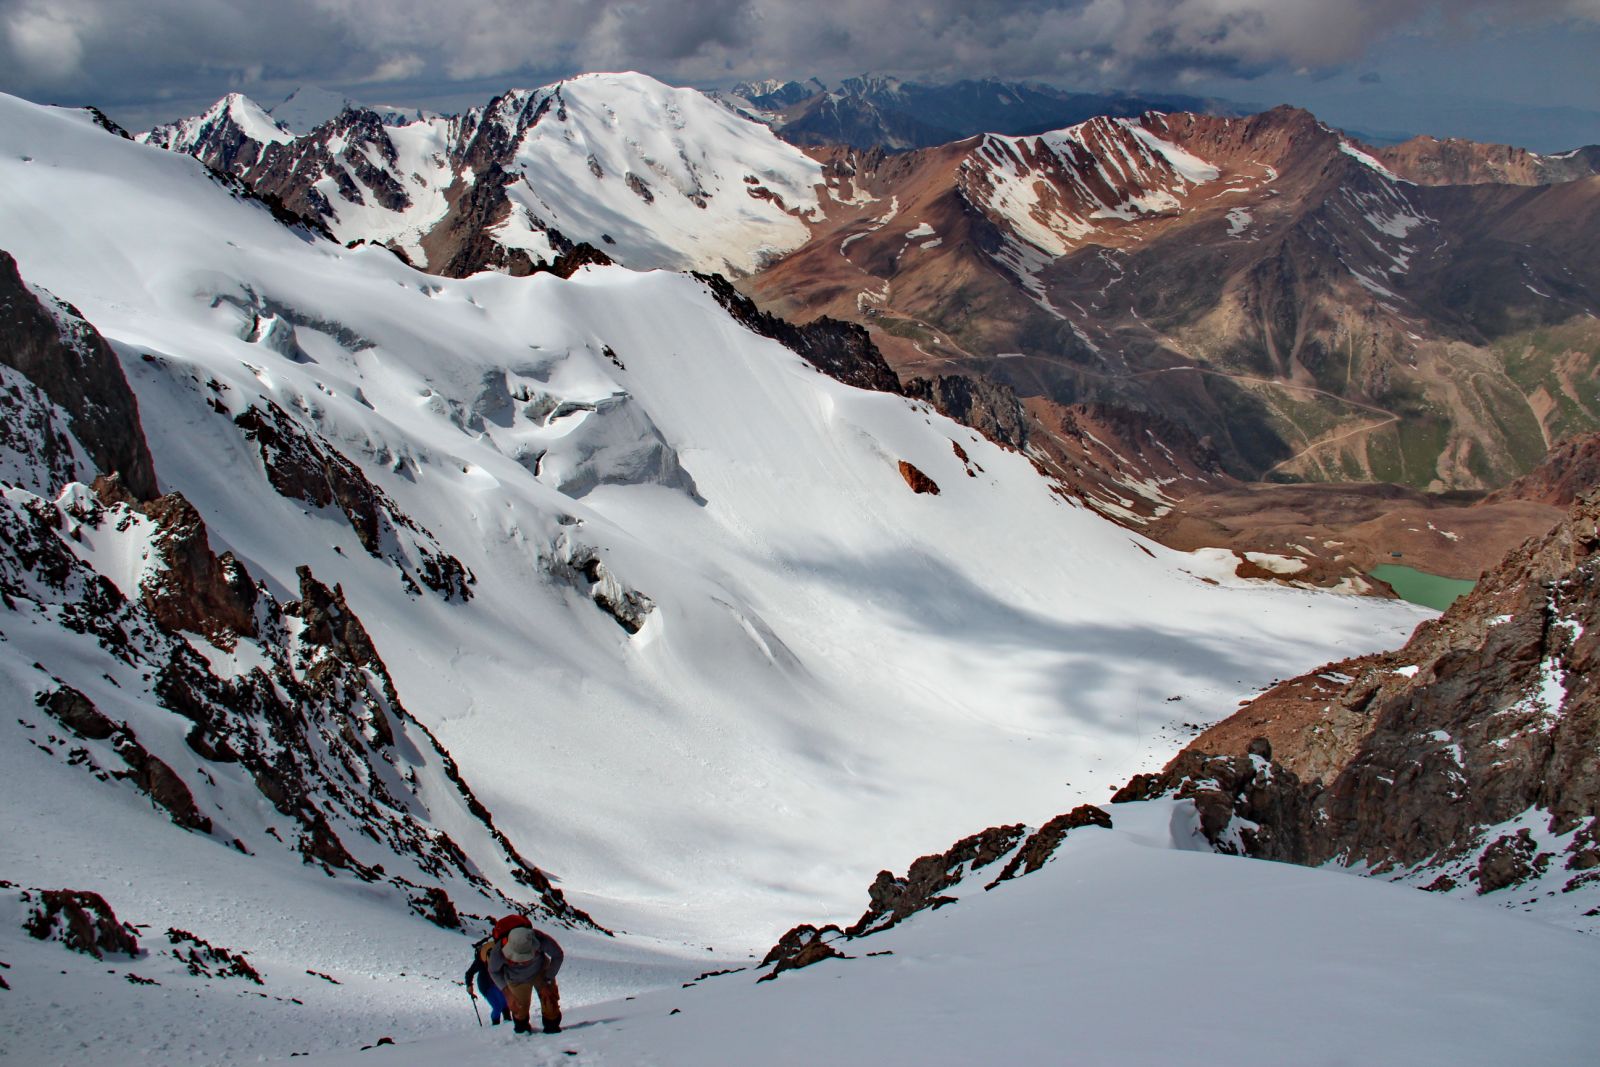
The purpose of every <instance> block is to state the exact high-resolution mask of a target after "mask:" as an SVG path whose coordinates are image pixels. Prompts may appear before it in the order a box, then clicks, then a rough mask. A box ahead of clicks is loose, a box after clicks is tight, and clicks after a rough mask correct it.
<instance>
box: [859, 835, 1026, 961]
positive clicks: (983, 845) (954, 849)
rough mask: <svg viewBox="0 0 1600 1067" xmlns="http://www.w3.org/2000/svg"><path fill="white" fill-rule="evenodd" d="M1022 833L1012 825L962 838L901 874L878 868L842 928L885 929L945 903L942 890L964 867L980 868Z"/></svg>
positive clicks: (957, 878)
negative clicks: (855, 915) (863, 903)
mask: <svg viewBox="0 0 1600 1067" xmlns="http://www.w3.org/2000/svg"><path fill="white" fill-rule="evenodd" d="M1026 831H1027V828H1026V827H1025V826H1023V825H1022V824H1020V823H1018V824H1016V825H1014V826H996V827H991V828H990V829H988V830H985V831H983V832H982V833H979V834H974V835H972V836H971V837H964V838H962V839H961V840H960V841H957V842H956V843H955V844H954V845H951V846H950V848H949V849H947V850H946V851H944V852H942V853H936V854H934V855H931V856H922V857H920V858H919V859H917V860H915V861H913V862H912V864H911V866H910V867H909V868H907V870H906V873H905V877H903V878H897V877H895V875H894V874H893V873H891V872H889V871H879V872H878V877H877V878H876V879H874V881H873V883H872V885H871V887H870V888H869V889H868V890H867V898H868V901H869V903H868V904H867V910H866V911H865V912H864V913H862V916H861V918H859V919H857V920H856V922H855V925H853V926H851V927H850V928H849V929H848V930H846V931H845V932H846V933H847V934H849V935H850V936H851V937H861V936H863V935H865V934H868V933H875V932H877V931H879V930H887V929H888V928H889V927H891V926H893V925H895V924H896V923H898V922H900V921H902V920H903V919H905V918H907V917H908V916H911V915H914V914H916V913H917V912H919V911H923V910H925V909H927V908H937V907H940V906H942V905H944V904H947V903H950V901H951V898H950V897H946V896H943V895H942V894H943V892H944V890H946V889H949V888H950V887H952V886H954V885H955V884H956V883H958V882H960V881H961V880H962V879H963V878H965V877H966V875H967V874H968V873H969V871H976V870H982V869H983V868H984V867H987V866H989V864H991V863H994V862H995V861H996V860H998V859H999V858H1000V857H1002V856H1004V855H1005V854H1006V853H1007V852H1009V851H1011V849H1013V848H1015V847H1016V844H1017V842H1018V841H1019V840H1021V838H1022V837H1023V835H1024V834H1025V833H1026Z"/></svg>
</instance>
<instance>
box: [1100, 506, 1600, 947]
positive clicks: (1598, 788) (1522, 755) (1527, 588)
mask: <svg viewBox="0 0 1600 1067" xmlns="http://www.w3.org/2000/svg"><path fill="white" fill-rule="evenodd" d="M1597 550H1600V494H1596V493H1593V492H1591V493H1589V494H1587V495H1585V496H1584V497H1583V498H1581V499H1580V500H1579V501H1578V502H1577V503H1576V504H1575V505H1574V506H1573V507H1572V509H1571V512H1570V513H1569V515H1568V517H1567V518H1566V519H1565V520H1564V521H1563V522H1562V523H1561V524H1560V525H1559V526H1558V527H1557V528H1556V529H1555V530H1553V531H1551V532H1550V533H1549V534H1547V535H1545V536H1543V537H1538V538H1533V539H1530V540H1529V541H1528V542H1527V543H1525V544H1524V545H1523V546H1522V547H1520V548H1519V549H1517V550H1516V551H1514V552H1512V553H1511V554H1510V555H1509V556H1508V557H1507V558H1506V560H1505V561H1504V562H1503V563H1502V564H1501V565H1500V566H1499V567H1498V568H1496V569H1495V570H1494V571H1492V572H1490V573H1489V574H1487V575H1485V576H1484V578H1483V579H1482V580H1481V581H1480V582H1479V583H1478V586H1477V587H1476V588H1475V589H1474V590H1473V591H1472V592H1471V593H1470V594H1468V595H1467V596H1465V597H1463V598H1461V599H1460V600H1458V601H1457V602H1456V603H1455V604H1454V605H1453V606H1452V607H1451V608H1450V609H1449V610H1448V611H1447V612H1445V613H1444V614H1443V615H1442V616H1441V617H1439V618H1438V619H1432V620H1429V621H1426V622H1424V623H1422V624H1421V625H1420V626H1418V627H1417V631H1416V633H1415V634H1414V635H1413V636H1412V638H1411V640H1410V641H1409V642H1408V643H1407V644H1406V645H1405V646H1404V647H1403V648H1401V649H1398V650H1397V651H1395V652H1391V653H1385V654H1382V655H1378V656H1369V657H1363V658H1360V659H1356V660H1349V661H1345V662H1342V663H1335V664H1330V665H1329V666H1327V667H1325V668H1323V669H1322V670H1320V671H1318V672H1315V673H1313V674H1310V675H1305V676H1302V677H1299V678H1295V679H1292V680H1290V681H1287V682H1284V683H1282V684H1280V685H1278V686H1276V687H1274V688H1273V689H1272V690H1270V691H1268V692H1267V693H1265V694H1263V695H1262V696H1261V697H1259V698H1258V699H1257V700H1255V701H1253V702H1252V703H1251V704H1249V705H1247V706H1245V707H1244V708H1241V709H1240V710H1239V712H1238V713H1236V714H1235V715H1234V716H1232V717H1231V718H1229V719H1227V720H1225V721H1224V722H1222V723H1220V724H1219V725H1217V726H1215V727H1212V728H1211V729H1209V730H1207V731H1206V732H1204V733H1202V734H1201V735H1200V736H1198V737H1197V738H1196V739H1195V740H1194V741H1193V742H1192V743H1191V744H1190V745H1189V746H1188V748H1186V749H1185V750H1184V752H1182V753H1180V754H1179V756H1178V757H1177V758H1176V759H1174V760H1173V762H1172V763H1170V764H1169V765H1168V766H1167V767H1166V769H1165V770H1163V771H1162V772H1161V773H1160V774H1159V775H1141V776H1139V777H1137V778H1135V779H1134V780H1133V781H1132V782H1130V783H1129V785H1128V786H1127V787H1125V788H1124V789H1123V790H1122V791H1121V792H1120V793H1119V794H1118V796H1117V797H1116V798H1114V802H1122V801H1130V800H1139V799H1147V798H1150V797H1155V796H1162V795H1175V796H1178V797H1181V798H1188V799H1193V800H1194V801H1195V803H1196V806H1197V808H1198V809H1199V811H1200V814H1201V827H1200V829H1201V832H1202V833H1203V834H1204V835H1205V837H1206V838H1207V839H1208V840H1210V841H1211V843H1212V844H1213V845H1216V846H1218V847H1221V848H1223V849H1224V850H1229V851H1237V852H1240V853H1243V854H1247V855H1258V856H1264V857H1266V858H1271V859H1280V860H1286V861H1289V862H1295V863H1304V864H1309V865H1320V864H1324V863H1329V862H1334V863H1339V864H1342V865H1346V866H1351V867H1355V868H1357V869H1360V870H1363V871H1367V872H1370V873H1373V874H1376V875H1382V876H1385V877H1389V878H1393V879H1398V880H1403V881H1406V882H1408V883H1411V884H1416V885H1419V886H1422V887H1424V888H1428V889H1432V890H1435V891H1452V890H1463V889H1466V888H1468V887H1471V888H1472V889H1473V890H1474V891H1475V892H1477V893H1479V894H1487V893H1494V892H1499V891H1502V890H1505V891H1507V892H1506V893H1505V899H1506V903H1507V904H1508V905H1513V906H1519V907H1533V908H1540V909H1543V910H1546V911H1548V912H1551V913H1553V914H1555V915H1556V916H1558V917H1559V920H1560V921H1563V922H1568V923H1571V924H1573V925H1577V926H1580V927H1583V928H1592V927H1593V924H1592V922H1590V920H1592V919H1593V918H1594V917H1596V916H1600V906H1597V905H1600V873H1596V868H1600V820H1597V817H1596V815H1595V813H1596V811H1600V759H1597V757H1596V751H1597V747H1596V737H1597V736H1600V695H1597V692H1596V688H1595V678H1596V677H1597V675H1596V673H1595V671H1594V670H1593V667H1594V663H1593V660H1594V657H1595V653H1596V644H1595V640H1596V639H1595V636H1594V635H1595V633H1596V626H1597V625H1600V552H1597Z"/></svg>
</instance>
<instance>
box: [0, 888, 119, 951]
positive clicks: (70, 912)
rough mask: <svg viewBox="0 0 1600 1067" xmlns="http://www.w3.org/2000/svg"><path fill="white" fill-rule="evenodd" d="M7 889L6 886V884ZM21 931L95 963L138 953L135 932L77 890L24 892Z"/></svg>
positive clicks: (93, 896)
mask: <svg viewBox="0 0 1600 1067" xmlns="http://www.w3.org/2000/svg"><path fill="white" fill-rule="evenodd" d="M7 885H8V887H9V883H7ZM21 898H22V903H23V904H24V905H26V906H27V907H28V909H29V910H28V917H27V919H26V921H25V922H24V923H23V929H24V930H26V931H27V932H28V936H30V937H32V938H34V939H35V940H38V941H59V942H60V943H61V944H62V945H65V946H66V947H67V948H69V949H71V950H72V951H73V952H82V953H83V954H84V955H87V956H93V957H94V958H95V959H97V960H102V959H105V958H106V956H108V955H110V956H128V957H130V958H131V957H137V956H139V955H140V954H141V949H140V948H139V938H138V935H137V931H135V930H134V928H133V927H132V926H130V925H128V924H127V923H125V922H123V921H121V920H120V919H118V918H117V915H116V912H114V911H112V910H111V905H109V904H107V903H106V899H105V897H102V896H101V895H100V894H99V893H91V892H88V891H87V890H81V889H24V890H22V891H21Z"/></svg>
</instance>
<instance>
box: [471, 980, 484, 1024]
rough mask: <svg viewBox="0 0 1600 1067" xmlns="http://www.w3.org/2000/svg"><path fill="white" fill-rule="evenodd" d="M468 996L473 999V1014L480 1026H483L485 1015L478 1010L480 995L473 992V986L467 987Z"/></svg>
mask: <svg viewBox="0 0 1600 1067" xmlns="http://www.w3.org/2000/svg"><path fill="white" fill-rule="evenodd" d="M467 996H468V997H470V998H471V999H472V1014H474V1015H476V1016H477V1017H478V1025H479V1026H482V1025H483V1013H482V1012H480V1011H479V1010H478V994H476V993H474V992H473V991H472V986H470V985H469V986H467Z"/></svg>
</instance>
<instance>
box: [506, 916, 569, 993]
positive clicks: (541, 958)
mask: <svg viewBox="0 0 1600 1067" xmlns="http://www.w3.org/2000/svg"><path fill="white" fill-rule="evenodd" d="M533 941H534V948H535V951H534V953H533V958H532V959H530V960H526V961H524V962H522V963H513V962H512V961H510V960H508V959H506V957H505V954H504V953H503V952H501V951H500V946H499V945H498V944H497V945H495V946H494V948H492V949H490V950H489V977H490V978H491V979H493V980H494V984H495V985H497V986H499V987H500V988H501V989H504V988H505V987H506V986H508V985H527V984H528V983H529V982H532V981H534V980H535V979H539V978H554V977H555V976H556V974H557V973H559V972H560V970H561V963H562V961H563V960H565V959H566V953H564V952H562V951H561V946H560V945H558V944H556V939H555V938H553V937H551V936H550V935H549V934H547V933H545V932H544V931H543V930H535V931H534V932H533Z"/></svg>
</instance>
